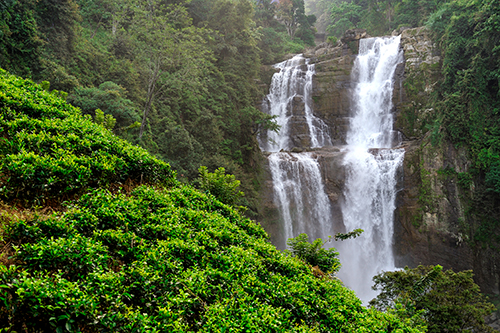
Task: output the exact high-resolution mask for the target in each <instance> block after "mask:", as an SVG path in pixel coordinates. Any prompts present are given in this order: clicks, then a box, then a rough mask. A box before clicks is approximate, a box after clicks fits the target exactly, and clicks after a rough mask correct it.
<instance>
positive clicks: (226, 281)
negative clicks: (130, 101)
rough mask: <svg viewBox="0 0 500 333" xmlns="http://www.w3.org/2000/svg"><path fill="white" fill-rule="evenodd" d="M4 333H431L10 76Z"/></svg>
mask: <svg viewBox="0 0 500 333" xmlns="http://www.w3.org/2000/svg"><path fill="white" fill-rule="evenodd" d="M0 108H1V114H0V126H1V139H0V140H1V141H0V152H1V154H2V156H1V164H0V170H1V171H0V179H1V192H0V193H1V194H0V195H1V198H2V200H3V201H2V204H1V215H0V249H1V253H0V331H1V332H54V331H55V332H389V331H390V332H420V331H422V330H423V328H422V327H421V326H418V325H416V324H415V325H414V324H413V323H412V322H411V321H407V322H404V323H402V322H400V321H399V319H396V317H395V316H393V315H391V314H386V313H381V312H377V311H374V310H369V309H366V308H364V307H362V306H361V302H360V301H359V300H358V299H357V298H356V297H355V295H354V293H353V292H352V291H350V290H348V289H347V288H345V287H344V286H343V284H342V283H341V282H340V281H338V280H336V279H330V278H317V277H315V276H314V275H313V274H312V270H311V267H310V266H308V265H307V264H305V263H304V262H302V261H300V260H298V259H297V258H295V257H292V256H290V255H287V254H286V253H283V252H280V251H278V250H276V248H274V247H273V246H272V245H271V244H270V243H269V242H268V239H267V235H266V233H265V232H264V230H263V229H262V228H261V227H260V226H259V225H257V224H256V223H255V222H253V221H251V220H249V219H247V218H244V217H242V216H241V215H239V213H238V212H237V211H236V210H235V209H234V208H232V207H231V206H228V205H225V204H223V203H221V202H220V201H218V200H217V199H216V198H215V197H213V196H212V195H210V194H205V193H201V192H200V191H198V190H196V189H194V188H192V187H190V186H187V185H183V184H181V183H179V182H178V181H177V180H176V179H175V174H174V173H173V172H171V171H170V167H169V166H168V164H166V163H164V162H162V161H159V160H158V159H156V158H154V157H153V156H151V155H149V154H148V153H147V152H145V151H144V150H142V149H140V148H137V147H134V146H132V145H130V144H128V143H127V142H125V141H123V140H121V139H118V138H116V137H115V136H113V134H112V133H111V132H109V131H108V130H106V129H104V128H102V127H101V126H100V125H97V124H95V123H93V122H92V120H91V119H90V118H88V117H87V118H86V117H83V116H81V115H79V110H78V109H75V108H73V107H71V106H69V105H67V104H66V103H65V102H64V101H63V100H62V99H59V98H58V97H56V96H54V95H52V94H50V93H48V92H46V91H44V90H43V89H41V88H40V87H39V86H38V85H36V84H33V83H32V82H31V81H27V80H23V79H20V78H18V77H14V76H11V75H8V74H7V73H6V72H3V71H2V72H0Z"/></svg>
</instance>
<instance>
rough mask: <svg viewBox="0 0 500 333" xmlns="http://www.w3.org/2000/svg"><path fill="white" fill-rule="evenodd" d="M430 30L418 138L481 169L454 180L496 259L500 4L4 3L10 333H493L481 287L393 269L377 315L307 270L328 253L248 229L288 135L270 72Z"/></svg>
mask: <svg viewBox="0 0 500 333" xmlns="http://www.w3.org/2000/svg"><path fill="white" fill-rule="evenodd" d="M423 25H425V26H427V27H429V28H430V30H431V31H432V34H433V38H434V40H435V41H436V43H437V45H438V46H439V49H440V52H441V56H442V72H441V73H440V75H441V79H440V84H439V85H438V87H437V89H435V91H434V92H433V94H432V100H431V101H430V102H429V103H430V104H429V108H432V110H433V112H432V114H431V116H429V117H428V118H427V119H426V122H425V123H422V124H420V125H419V126H421V127H422V130H424V131H425V132H427V133H428V134H429V135H430V136H431V138H432V141H433V142H434V143H435V144H438V143H439V142H441V141H443V140H447V141H449V142H451V143H452V144H454V145H455V146H457V147H459V146H460V147H466V148H467V150H468V152H469V156H468V159H469V160H470V162H471V168H470V171H469V172H467V173H457V172H455V171H454V170H447V171H446V172H448V173H449V174H450V175H452V176H453V177H456V179H457V181H458V182H459V183H460V184H461V186H463V187H464V188H470V187H471V186H475V189H474V196H473V197H470V198H468V200H469V206H468V211H467V214H468V215H469V216H473V217H474V219H476V220H478V221H480V223H478V226H479V227H478V228H477V230H475V233H474V238H473V239H471V240H470V241H471V243H472V244H478V246H488V247H491V248H494V249H497V248H498V246H500V232H499V228H500V225H499V223H500V111H499V110H500V105H499V101H500V96H499V93H500V55H499V52H500V46H499V45H500V40H499V39H500V4H499V3H498V1H497V0H380V1H379V0H350V1H341V0H318V1H315V0H309V1H305V3H304V1H303V0H280V1H271V0H191V1H183V0H181V1H177V0H143V1H139V0H125V1H117V0H22V1H20V0H4V1H2V2H0V68H2V69H1V70H0V71H1V72H0V108H1V115H0V131H1V137H2V139H1V141H0V152H1V155H2V157H1V158H2V162H1V165H0V178H1V179H2V184H1V188H0V198H1V200H2V202H1V205H2V214H1V216H0V247H1V248H2V251H1V253H0V301H1V303H0V322H1V323H2V325H5V326H2V327H0V331H5V332H14V331H17V332H20V331H29V332H31V331H37V332H38V331H54V330H55V331H57V332H62V331H64V330H66V331H70V332H73V331H74V332H79V331H85V332H89V331H92V332H94V331H121V332H131V331H141V332H142V331H148V332H165V331H179V332H183V331H186V332H188V331H223V330H224V329H228V330H229V329H232V330H234V331H240V332H246V331H269V332H281V331H290V332H291V331H294V332H295V331H296V332H326V331H335V332H386V331H392V332H422V331H426V330H429V331H434V332H440V331H443V327H446V329H447V330H448V331H450V332H460V331H461V330H462V328H464V327H465V329H469V328H473V329H475V330H477V331H481V330H484V331H488V330H489V328H487V327H486V326H485V325H484V316H485V315H487V314H489V313H491V311H493V308H492V306H491V305H490V304H489V303H487V302H486V300H485V298H484V297H483V296H482V295H481V294H480V293H479V289H478V288H477V286H476V285H475V284H474V283H473V282H472V274H471V273H470V272H466V273H457V274H454V273H453V272H451V271H446V272H441V271H440V270H439V269H436V267H435V268H434V269H433V268H429V267H419V268H417V269H413V270H410V269H406V270H404V271H401V272H399V273H394V274H391V273H390V272H388V273H386V274H385V275H380V276H378V277H376V278H375V282H376V287H379V289H381V290H382V294H381V295H382V297H381V298H380V299H379V300H378V301H374V303H373V304H372V305H374V308H371V309H367V308H365V307H363V306H362V305H361V302H360V301H359V300H358V299H357V298H356V297H355V295H354V293H353V292H351V291H349V290H348V289H346V288H345V287H344V286H343V284H342V283H341V281H339V280H338V279H336V278H335V277H334V274H333V273H334V271H335V270H336V269H338V265H339V263H338V262H337V261H335V262H334V263H330V264H328V265H326V266H324V267H322V266H321V264H319V266H320V267H321V268H322V269H323V270H324V271H325V272H328V273H331V274H325V273H324V272H323V271H321V270H319V273H318V271H317V270H316V271H315V270H314V269H312V270H311V267H312V266H315V265H317V262H316V261H315V260H316V259H317V258H318V256H319V257H320V258H321V257H323V258H327V257H329V256H332V255H333V252H328V253H327V252H324V251H323V252H322V249H321V246H322V244H323V243H321V242H319V243H318V242H316V243H312V244H313V246H312V247H310V246H311V245H310V243H308V242H307V238H305V239H303V237H302V238H297V239H296V240H295V243H294V241H293V240H292V242H291V244H299V247H300V248H301V249H302V250H304V249H306V250H304V251H306V252H307V251H309V252H307V255H306V256H301V255H300V252H296V253H290V252H288V253H283V252H280V251H277V250H276V249H275V248H274V247H273V246H272V245H270V244H269V242H268V240H267V235H266V233H265V232H264V230H263V229H262V228H261V227H260V226H259V225H257V224H255V223H254V222H253V221H251V220H249V219H248V218H247V217H255V216H257V214H258V210H259V208H258V191H259V187H260V186H261V170H260V167H261V163H260V160H261V159H262V156H261V153H260V150H259V148H258V143H257V140H256V136H257V134H258V132H259V131H263V130H267V129H271V130H276V131H277V130H279V128H278V127H277V126H276V124H275V123H274V122H273V118H272V117H270V116H269V115H267V114H264V113H262V112H260V111H259V110H258V107H257V106H258V104H259V102H260V100H261V99H262V96H263V95H264V94H265V93H267V92H266V91H265V87H266V84H267V83H269V79H270V75H271V74H272V70H271V71H270V70H269V66H266V65H270V64H273V63H276V62H278V61H281V60H283V59H285V58H286V57H287V55H288V54H293V53H300V52H302V51H303V50H304V49H305V48H308V47H314V42H315V33H316V32H318V31H319V32H326V34H327V36H328V42H329V43H330V44H333V45H336V44H337V43H338V40H339V39H341V38H342V36H343V34H344V32H345V30H347V29H355V28H361V29H366V30H367V32H368V33H369V34H370V35H372V36H378V35H389V34H391V33H392V32H393V31H396V32H399V31H400V30H401V29H402V28H405V27H417V26H423ZM202 166H205V167H202ZM222 168H223V169H222ZM226 172H227V173H228V174H226ZM229 174H230V175H229ZM232 175H234V176H232ZM236 179H238V180H240V181H241V183H240V182H238V181H237V180H236ZM240 185H241V186H240ZM243 193H244V195H243ZM244 207H248V209H246V208H244ZM245 211H246V212H245ZM243 214H246V216H244V215H243ZM299 240H301V241H299ZM294 254H295V255H294ZM333 256H334V255H333ZM311 258H312V259H311ZM312 263H314V265H311V264H312ZM315 267H318V266H315ZM334 267H335V269H334ZM436 281H437V282H436ZM431 283H434V284H433V285H434V286H436V287H435V289H432V288H431V287H430V286H431ZM413 285H416V287H413ZM457 285H460V286H463V287H461V288H455V291H456V294H454V293H449V294H450V295H452V298H450V299H449V303H447V302H448V300H443V299H442V298H440V296H441V295H442V294H446V293H448V291H449V289H447V288H450V286H457ZM426 288H427V289H426ZM425 290H427V291H429V290H432V292H431V293H427V294H425V296H422V295H423V294H424V293H425ZM471 295H473V297H472V296H471ZM449 304H454V305H453V306H450V305H449ZM457 304H458V305H457ZM450 309H451V310H450ZM464 309H466V310H464ZM459 310H460V311H461V310H464V312H460V311H459ZM381 311H383V312H381ZM454 311H457V312H454ZM467 311H468V312H467ZM436 313H439V316H438V315H436V316H432V315H434V314H436ZM462 316H463V317H466V316H467V317H468V318H471V319H470V322H466V323H465V324H464V322H463V321H461V320H457V318H462ZM461 325H462V326H461ZM463 325H466V326H463ZM467 325H468V326H467Z"/></svg>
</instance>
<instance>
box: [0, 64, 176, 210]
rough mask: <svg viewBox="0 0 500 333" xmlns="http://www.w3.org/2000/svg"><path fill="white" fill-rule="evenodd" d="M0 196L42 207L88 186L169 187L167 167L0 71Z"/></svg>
mask: <svg viewBox="0 0 500 333" xmlns="http://www.w3.org/2000/svg"><path fill="white" fill-rule="evenodd" d="M0 110H1V114H0V131H1V135H2V139H1V140H0V154H1V163H0V173H1V175H2V177H1V179H2V182H1V187H0V197H1V198H2V199H5V200H8V201H9V200H15V199H20V200H23V201H27V202H28V203H41V202H44V201H45V200H46V199H56V200H60V199H61V198H65V197H67V196H68V195H74V194H79V193H81V192H82V191H83V190H85V189H87V188H92V187H100V186H107V185H110V184H124V183H125V182H127V181H131V182H135V183H140V182H146V183H158V184H172V183H174V182H175V173H174V172H172V171H171V169H170V166H169V165H168V164H166V163H164V162H162V161H160V160H158V159H156V158H155V157H153V156H151V155H150V154H148V153H147V152H146V151H145V150H143V149H141V148H139V147H136V146H132V145H131V144H130V143H128V142H126V141H124V140H121V139H119V138H117V137H116V136H114V135H113V134H112V133H111V132H110V131H108V130H106V129H105V128H103V127H102V126H99V125H97V124H95V123H93V122H92V121H91V120H90V118H88V117H84V116H82V115H80V111H79V109H77V108H74V107H72V106H71V105H69V104H67V103H66V102H65V101H64V100H62V99H61V98H58V97H55V96H54V95H53V94H50V93H49V92H47V91H45V90H43V89H42V88H41V87H40V86H38V85H36V84H34V83H33V82H31V81H29V80H23V79H20V78H18V77H15V76H12V75H9V74H7V73H6V72H5V71H0Z"/></svg>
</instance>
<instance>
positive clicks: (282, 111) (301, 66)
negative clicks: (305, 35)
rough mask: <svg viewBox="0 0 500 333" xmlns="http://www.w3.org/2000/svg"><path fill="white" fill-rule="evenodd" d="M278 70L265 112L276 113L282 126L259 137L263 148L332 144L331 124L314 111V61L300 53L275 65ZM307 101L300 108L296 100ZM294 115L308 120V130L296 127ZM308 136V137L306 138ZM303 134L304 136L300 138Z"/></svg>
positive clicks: (299, 120)
mask: <svg viewBox="0 0 500 333" xmlns="http://www.w3.org/2000/svg"><path fill="white" fill-rule="evenodd" d="M274 67H275V68H276V69H277V70H278V72H277V73H275V74H274V75H273V78H272V82H271V87H270V89H269V94H268V95H267V96H266V98H264V101H263V105H262V109H263V111H264V112H266V113H269V114H271V115H273V116H276V122H277V124H278V125H279V126H280V127H281V130H280V132H279V133H276V132H271V131H269V132H266V133H264V136H263V137H260V138H259V141H260V147H261V149H262V150H263V151H270V152H277V151H279V150H281V149H284V150H289V149H291V148H293V147H298V146H301V143H304V141H305V143H306V146H307V147H311V148H316V147H322V146H326V145H331V144H332V143H331V140H330V135H329V130H328V126H327V125H326V124H325V123H324V122H323V121H322V120H321V119H319V118H317V117H315V116H314V114H313V112H312V98H311V90H312V78H313V75H314V73H315V69H314V65H309V59H306V58H304V57H303V56H302V55H300V54H299V55H296V56H295V57H293V58H292V59H289V60H286V61H283V62H280V63H279V64H276V65H274ZM297 99H298V100H299V103H303V104H304V107H303V109H302V108H296V107H294V106H295V105H294V103H295V104H296V103H297ZM293 118H298V119H297V120H298V122H299V123H300V124H303V123H304V122H305V123H306V124H307V129H306V133H301V129H300V128H293V124H292V122H293ZM304 136H305V137H306V138H305V140H302V142H301V140H300V139H301V138H302V139H304ZM299 137H301V138H299Z"/></svg>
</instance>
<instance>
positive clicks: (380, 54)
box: [347, 36, 403, 148]
mask: <svg viewBox="0 0 500 333" xmlns="http://www.w3.org/2000/svg"><path fill="white" fill-rule="evenodd" d="M399 43H400V37H399V36H398V37H392V38H368V39H362V40H360V41H359V55H358V57H357V58H356V61H355V62H354V70H353V73H352V74H353V81H354V84H355V85H356V88H355V89H354V91H353V94H352V96H353V99H352V110H353V111H354V114H353V118H352V119H351V123H350V127H349V131H348V132H347V144H348V145H350V146H360V147H364V148H389V147H393V146H394V143H395V140H397V138H396V137H395V135H394V131H393V130H392V128H393V115H392V92H393V86H394V80H393V77H394V72H395V70H396V66H397V65H398V63H400V62H402V61H403V52H402V50H401V49H400V46H399Z"/></svg>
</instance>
